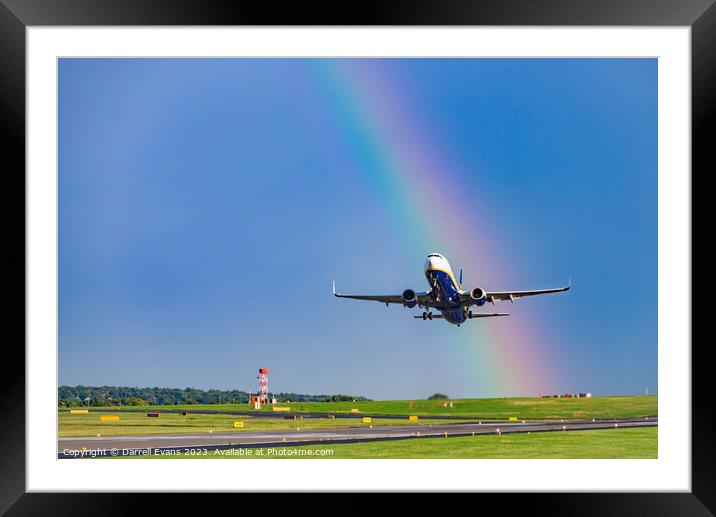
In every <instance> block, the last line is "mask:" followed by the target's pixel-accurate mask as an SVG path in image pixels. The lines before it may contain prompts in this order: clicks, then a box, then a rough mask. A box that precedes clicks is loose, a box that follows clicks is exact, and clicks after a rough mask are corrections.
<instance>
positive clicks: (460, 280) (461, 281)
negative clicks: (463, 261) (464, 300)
mask: <svg viewBox="0 0 716 517" xmlns="http://www.w3.org/2000/svg"><path fill="white" fill-rule="evenodd" d="M460 289H462V268H460Z"/></svg>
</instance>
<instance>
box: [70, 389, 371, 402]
mask: <svg viewBox="0 0 716 517" xmlns="http://www.w3.org/2000/svg"><path fill="white" fill-rule="evenodd" d="M57 392H58V393H57V395H58V405H59V406H60V407H77V406H147V405H150V404H151V405H176V404H241V403H244V404H245V403H248V401H249V394H248V393H246V392H245V391H241V390H214V389H212V390H200V389H197V388H158V387H154V388H137V387H131V386H82V385H78V386H60V387H59V388H58V390H57ZM272 396H273V397H274V398H276V399H277V400H278V401H279V402H286V401H291V402H340V401H354V400H355V401H364V400H370V399H367V398H365V397H362V396H357V395H342V394H341V395H307V394H303V393H273V394H272Z"/></svg>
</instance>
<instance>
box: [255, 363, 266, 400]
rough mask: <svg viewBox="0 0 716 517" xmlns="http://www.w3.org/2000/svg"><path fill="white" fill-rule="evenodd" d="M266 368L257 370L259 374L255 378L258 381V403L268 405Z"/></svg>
mask: <svg viewBox="0 0 716 517" xmlns="http://www.w3.org/2000/svg"><path fill="white" fill-rule="evenodd" d="M268 372H269V369H268V368H259V374H258V376H257V377H256V378H257V379H258V380H259V402H261V403H262V404H268V403H269V398H268Z"/></svg>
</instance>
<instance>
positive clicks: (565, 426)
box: [57, 417, 658, 459]
mask: <svg viewBox="0 0 716 517" xmlns="http://www.w3.org/2000/svg"><path fill="white" fill-rule="evenodd" d="M656 426H658V417H644V418H629V419H615V420H569V421H564V422H562V421H550V422H525V423H523V422H504V421H503V422H483V423H474V422H471V423H462V424H435V425H390V426H374V427H369V426H367V425H361V426H355V427H342V428H336V429H325V428H323V429H306V430H293V429H291V430H289V429H281V430H266V431H236V432H229V433H192V434H161V435H141V436H101V437H97V436H88V437H78V438H59V439H58V443H57V448H58V453H57V456H58V458H59V459H67V458H77V457H87V456H93V457H95V456H138V455H148V454H160V453H165V452H168V451H177V452H185V453H189V452H190V451H191V450H221V449H235V448H244V447H286V446H297V445H315V444H323V445H329V444H335V443H355V442H366V441H386V440H407V439H416V438H426V437H444V436H446V433H447V437H458V436H472V435H486V434H498V433H499V434H511V433H527V432H532V433H535V432H559V431H581V430H589V429H619V428H622V429H623V428H634V427H656Z"/></svg>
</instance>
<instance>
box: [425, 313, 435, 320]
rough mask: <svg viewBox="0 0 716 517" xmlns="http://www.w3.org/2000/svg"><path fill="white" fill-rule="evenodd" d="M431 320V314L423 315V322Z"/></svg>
mask: <svg viewBox="0 0 716 517" xmlns="http://www.w3.org/2000/svg"><path fill="white" fill-rule="evenodd" d="M431 319H433V313H432V312H430V311H428V312H424V313H423V320H431Z"/></svg>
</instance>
